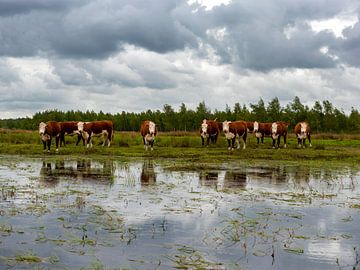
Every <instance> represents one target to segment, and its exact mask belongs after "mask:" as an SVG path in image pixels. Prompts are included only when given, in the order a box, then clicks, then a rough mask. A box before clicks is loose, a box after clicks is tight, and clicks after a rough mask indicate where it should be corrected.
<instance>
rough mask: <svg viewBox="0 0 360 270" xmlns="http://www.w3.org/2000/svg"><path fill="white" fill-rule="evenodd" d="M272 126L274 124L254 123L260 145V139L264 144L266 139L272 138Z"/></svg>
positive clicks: (254, 130) (254, 131) (255, 133)
mask: <svg viewBox="0 0 360 270" xmlns="http://www.w3.org/2000/svg"><path fill="white" fill-rule="evenodd" d="M271 125H272V123H259V122H257V121H255V122H254V129H253V133H254V135H255V137H256V139H257V143H258V144H259V142H260V139H261V143H264V137H270V136H271Z"/></svg>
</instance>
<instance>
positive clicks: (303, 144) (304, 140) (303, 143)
mask: <svg viewBox="0 0 360 270" xmlns="http://www.w3.org/2000/svg"><path fill="white" fill-rule="evenodd" d="M305 144H306V138H304V139H303V140H302V146H303V148H306V147H305Z"/></svg>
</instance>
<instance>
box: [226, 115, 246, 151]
mask: <svg viewBox="0 0 360 270" xmlns="http://www.w3.org/2000/svg"><path fill="white" fill-rule="evenodd" d="M222 127H223V132H224V134H225V137H226V139H227V141H228V149H229V150H234V145H235V140H236V141H237V148H240V143H239V141H238V140H237V137H239V138H240V137H241V138H242V139H243V142H244V146H243V149H245V148H246V137H247V127H246V123H245V122H244V121H235V122H231V121H224V122H223V124H222Z"/></svg>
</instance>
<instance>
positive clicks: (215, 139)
mask: <svg viewBox="0 0 360 270" xmlns="http://www.w3.org/2000/svg"><path fill="white" fill-rule="evenodd" d="M217 138H218V134H216V135H215V136H214V143H216V142H217Z"/></svg>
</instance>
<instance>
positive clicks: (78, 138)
mask: <svg viewBox="0 0 360 270" xmlns="http://www.w3.org/2000/svg"><path fill="white" fill-rule="evenodd" d="M81 139H83V138H82V136H81V135H78V136H77V142H76V145H79V142H80V140H81ZM83 141H84V139H83ZM84 144H85V142H84Z"/></svg>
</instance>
